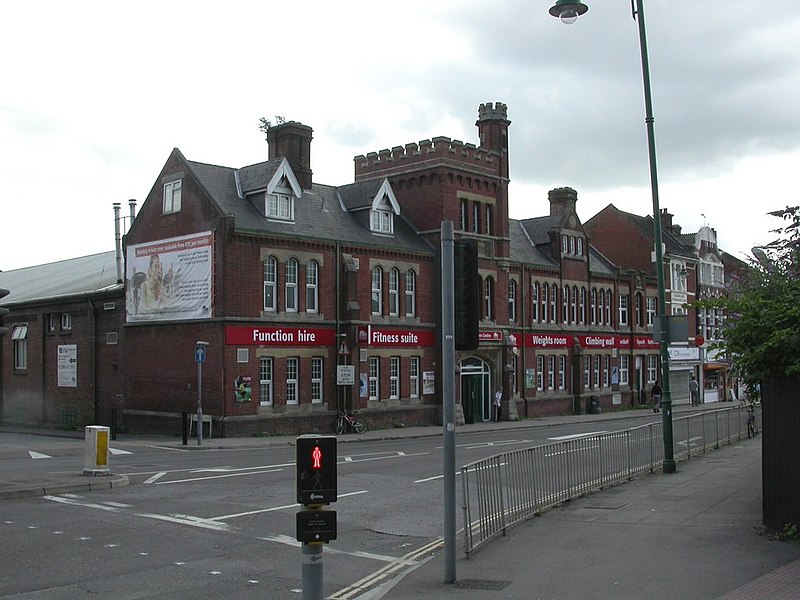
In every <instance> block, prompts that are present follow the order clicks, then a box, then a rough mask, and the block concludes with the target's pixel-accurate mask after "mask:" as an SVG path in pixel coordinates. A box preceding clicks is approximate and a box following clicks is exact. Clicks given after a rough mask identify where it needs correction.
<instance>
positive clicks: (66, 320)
mask: <svg viewBox="0 0 800 600" xmlns="http://www.w3.org/2000/svg"><path fill="white" fill-rule="evenodd" d="M71 329H72V315H71V314H69V313H61V331H70V330H71Z"/></svg>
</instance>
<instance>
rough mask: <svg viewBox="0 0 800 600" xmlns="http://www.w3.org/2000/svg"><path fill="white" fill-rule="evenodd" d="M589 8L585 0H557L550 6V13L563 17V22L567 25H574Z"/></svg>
mask: <svg viewBox="0 0 800 600" xmlns="http://www.w3.org/2000/svg"><path fill="white" fill-rule="evenodd" d="M587 10H589V7H588V6H586V5H585V4H584V3H583V2H575V1H574V0H556V3H555V4H554V5H553V6H552V7H550V14H551V15H553V16H554V17H558V18H559V19H561V22H562V23H564V24H565V25H572V24H573V23H574V22H575V21H577V20H578V17H580V16H581V15H582V14H584V13H585V12H586V11H587Z"/></svg>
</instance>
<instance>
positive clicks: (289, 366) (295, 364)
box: [286, 357, 300, 405]
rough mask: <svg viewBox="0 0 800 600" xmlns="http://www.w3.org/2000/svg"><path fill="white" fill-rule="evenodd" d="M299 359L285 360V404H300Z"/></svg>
mask: <svg viewBox="0 0 800 600" xmlns="http://www.w3.org/2000/svg"><path fill="white" fill-rule="evenodd" d="M299 381H300V359H299V358H297V357H290V358H287V359H286V404H287V405H295V404H299V403H300V386H299Z"/></svg>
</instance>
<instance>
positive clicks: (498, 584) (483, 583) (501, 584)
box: [455, 579, 511, 590]
mask: <svg viewBox="0 0 800 600" xmlns="http://www.w3.org/2000/svg"><path fill="white" fill-rule="evenodd" d="M510 583H511V582H510V581H498V580H496V579H459V580H458V581H456V583H455V587H457V588H459V589H462V590H502V589H503V588H505V587H506V586H507V585H508V584H510Z"/></svg>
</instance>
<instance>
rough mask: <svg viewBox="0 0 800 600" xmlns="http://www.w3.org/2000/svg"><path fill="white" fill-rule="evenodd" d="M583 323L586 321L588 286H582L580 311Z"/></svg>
mask: <svg viewBox="0 0 800 600" xmlns="http://www.w3.org/2000/svg"><path fill="white" fill-rule="evenodd" d="M580 318H581V325H583V324H585V323H586V288H585V287H582V288H581V311H580Z"/></svg>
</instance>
